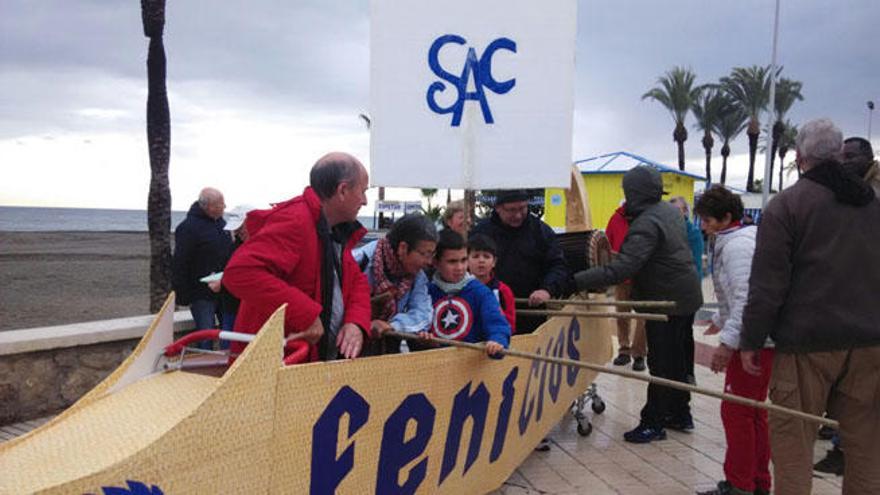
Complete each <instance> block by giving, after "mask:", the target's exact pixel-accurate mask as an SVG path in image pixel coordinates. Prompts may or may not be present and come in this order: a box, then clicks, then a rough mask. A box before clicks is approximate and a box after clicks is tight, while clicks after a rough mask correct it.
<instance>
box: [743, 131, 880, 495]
mask: <svg viewBox="0 0 880 495" xmlns="http://www.w3.org/2000/svg"><path fill="white" fill-rule="evenodd" d="M842 138H843V136H842V134H841V132H840V130H839V129H838V128H837V127H835V126H834V124H833V123H832V122H831V121H829V120H827V119H819V120H814V121H811V122H808V123H806V124H804V125H803V126H802V127H801V129H800V130H799V132H798V136H797V143H796V144H797V147H796V150H797V164H798V166H799V167H800V168H801V170H802V171H803V172H804V173H803V177H802V179H801V180H799V181H798V182H797V183H796V184H795V185H793V186H791V187H789V188H788V189H786V190H784V191H782V192H781V193H779V194H778V195H777V196H776V197H775V198H773V201H771V202H770V203H769V204H768V205H767V207H766V208H765V211H764V213H763V215H762V216H761V225H760V227H759V228H758V238H757V245H756V247H755V257H754V260H753V262H752V272H751V276H750V278H749V298H748V302H747V303H746V307H745V311H744V313H743V331H742V337H741V344H740V345H741V348H742V352H741V358H742V361H743V363H742V364H743V369H745V370H746V371H747V372H750V373H752V374H757V373H759V372H760V369H761V367H762V366H770V364H769V363H761V362H759V361H758V351H759V350H760V349H761V348H762V347H763V346H764V341H765V339H766V338H767V337H768V336H770V337H771V338H772V339H773V341H774V342H775V343H776V355H775V357H774V358H773V364H772V366H773V368H772V372H771V378H770V399H771V400H772V401H773V402H774V403H775V404H779V405H781V406H785V407H789V408H793V409H799V410H802V411H804V412H807V413H811V414H822V412H824V411H826V410H827V411H828V412H829V414H830V415H831V416H832V417H834V418H837V419H838V421H840V437H841V448H842V449H843V450H844V452H846V463H845V471H844V478H843V493H844V494H849V493H852V494H855V493H880V441H878V440H880V408H878V403H880V324H878V322H880V304H878V303H877V294H878V293H880V263H877V262H876V257H877V246H878V245H880V228H878V227H877V226H878V225H880V201H876V200H875V193H874V191H873V190H872V189H871V187H870V186H869V185H868V184H867V183H866V182H865V181H864V180H862V179H861V178H860V177H859V176H857V175H856V174H855V173H853V172H852V171H847V170H845V168H844V167H842V166H841V165H840V163H839V162H838V161H837V160H838V158H839V156H840V152H841V148H842V145H843V142H842V141H843V139H842ZM815 437H816V426H815V424H812V423H809V422H806V421H801V420H796V419H793V418H790V417H788V416H782V415H770V445H771V456H772V459H773V469H774V476H773V478H774V481H775V483H776V490H775V493H779V494H790V493H797V494H801V493H803V494H807V493H810V490H811V485H812V461H813V441H814V440H815Z"/></svg>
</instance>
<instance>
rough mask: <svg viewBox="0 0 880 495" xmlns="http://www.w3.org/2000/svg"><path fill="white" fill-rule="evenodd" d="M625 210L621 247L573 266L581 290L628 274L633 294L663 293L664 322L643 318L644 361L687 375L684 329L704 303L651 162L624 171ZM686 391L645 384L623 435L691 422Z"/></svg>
mask: <svg viewBox="0 0 880 495" xmlns="http://www.w3.org/2000/svg"><path fill="white" fill-rule="evenodd" d="M623 193H624V195H625V196H626V216H627V217H628V218H629V219H630V228H629V231H628V232H627V234H626V238H625V239H624V241H623V245H622V246H621V247H620V253H619V254H618V256H617V257H616V258H615V259H614V260H612V261H611V262H610V263H609V264H607V265H605V266H600V267H595V268H591V269H589V270H585V271H582V272H579V273H577V274H575V276H574V279H575V282H576V284H577V288H578V289H579V290H587V289H596V288H601V287H606V286H609V285H613V284H617V283H620V282H622V281H624V280H626V279H632V282H633V299H636V300H669V301H673V302H675V306H674V307H672V308H664V309H658V310H657V312H660V313H665V314H666V315H668V317H669V320H668V321H665V322H659V321H648V322H647V323H646V326H645V329H646V332H647V337H648V369H649V370H650V373H651V375H653V376H659V377H662V378H668V379H671V380H676V381H680V382H686V381H687V374H688V371H689V369H690V368H691V365H692V363H688V358H687V356H688V352H687V342H688V336H689V335H692V334H693V323H694V313H696V311H697V310H698V309H699V308H700V306H701V305H702V304H703V296H702V293H701V291H700V282H699V279H698V278H697V271H696V266H695V265H694V260H693V257H692V256H691V250H690V247H689V245H688V240H687V232H685V226H684V223H683V222H682V221H681V214H680V213H679V211H678V208H676V207H675V206H673V205H671V204H669V203H667V202H665V201H662V200H661V199H662V196H663V180H662V178H661V176H660V172H658V171H657V170H656V169H654V168H651V167H647V166H639V167H636V168H634V169H632V170H630V171H629V172H627V173H626V175H624V177H623ZM693 425H694V423H693V417H692V416H691V412H690V394H689V393H688V392H684V391H680V390H674V389H671V388H668V387H663V386H659V385H654V384H650V385H648V398H647V401H646V403H645V406H644V407H643V408H642V412H641V421H640V422H639V425H638V426H637V427H636V428H635V429H633V430H632V431H629V432H627V433H625V434H624V440H626V441H628V442H633V443H647V442H650V441H652V440H663V439H665V438H666V431H665V429H664V428H666V427H668V428H671V429H676V430H691V429H693V427H694V426H693Z"/></svg>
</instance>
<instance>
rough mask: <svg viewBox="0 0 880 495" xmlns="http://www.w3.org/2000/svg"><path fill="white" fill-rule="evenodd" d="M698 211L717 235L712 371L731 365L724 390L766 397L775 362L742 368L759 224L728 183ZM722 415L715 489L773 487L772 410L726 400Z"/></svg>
mask: <svg viewBox="0 0 880 495" xmlns="http://www.w3.org/2000/svg"><path fill="white" fill-rule="evenodd" d="M694 211H695V212H696V213H697V214H698V215H699V216H700V225H701V227H702V229H703V231H704V232H705V233H706V234H708V235H714V236H715V247H714V250H713V257H712V282H713V283H714V285H715V296H716V297H717V299H718V308H719V311H718V313H716V314H715V315H713V317H712V326H711V327H709V330H708V331H707V332H706V333H708V334H711V333H718V334H719V341H720V344H719V346H718V348H717V349H716V350H715V353H714V354H713V355H712V363H711V368H712V371H714V372H716V373H718V372H720V371H724V370H725V369H726V370H727V373H726V375H725V378H724V391H725V392H727V393H732V394H736V395H740V396H743V397H748V398H750V399H755V400H757V401H761V402H763V401H764V400H766V398H767V388H768V386H769V382H770V366H769V365H768V366H763V367H762V370H763V371H762V374H761V376H753V375H750V374H749V373H746V372H745V371H744V370H743V368H742V363H741V361H740V357H739V337H740V331H741V330H742V314H743V307H744V306H745V304H746V300H747V299H748V296H749V274H750V272H751V269H752V256H753V255H754V252H755V233H756V231H757V228H755V227H754V226H751V225H749V226H744V225H742V223H741V220H742V217H743V203H742V200H741V199H740V197H739V196H737V195H736V194H733V193H732V192H730V191H728V190H727V189H725V188H724V187H722V186H714V187H712V188H710V189H709V190H707V191H706V192H705V193H703V195H702V197H700V199H699V200H698V201H697V204H696V206H695V208H694ZM772 358H773V349H772V348H768V347H765V349H764V350H763V351H762V353H761V362H762V363H769V362H771V360H772ZM721 421H722V423H723V424H724V433H725V436H726V437H727V452H726V454H725V456H724V474H725V477H726V478H727V479H726V480H724V481H721V482H720V483H718V487H717V488H716V489H714V490H711V491H708V492H704V495H714V494H728V493H731V494H746V493H755V494H764V493H769V492H770V469H769V463H770V439H769V434H768V429H767V413H766V412H765V411H761V410H758V409H755V408H753V407H748V406H743V405H739V404H734V403H732V402H722V403H721Z"/></svg>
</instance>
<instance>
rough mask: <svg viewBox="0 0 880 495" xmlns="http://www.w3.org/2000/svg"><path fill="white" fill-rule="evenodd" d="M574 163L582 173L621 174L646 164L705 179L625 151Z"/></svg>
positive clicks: (664, 170) (670, 171)
mask: <svg viewBox="0 0 880 495" xmlns="http://www.w3.org/2000/svg"><path fill="white" fill-rule="evenodd" d="M574 164H575V165H577V167H578V170H580V171H581V173H582V174H622V173H625V172H628V171H629V170H631V169H633V168H635V167H638V166H639V165H647V166H649V167H653V168H655V169H657V170H659V171H660V172H661V173H665V172H668V173H671V174H678V175H684V176H686V177H690V178H692V179H695V180H702V181H705V180H706V178H705V177H703V176H700V175H697V174H692V173H689V172H683V171H681V170H679V169H677V168H674V167H670V166H668V165H663V164H662V163H658V162H655V161H653V160H648V159H647V158H645V157H642V156H639V155H636V154H633V153H628V152H626V151H616V152H614V153H608V154H605V155H599V156H594V157H593V158H586V159H584V160H577V161H575V162H574Z"/></svg>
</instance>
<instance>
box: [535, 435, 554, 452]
mask: <svg viewBox="0 0 880 495" xmlns="http://www.w3.org/2000/svg"><path fill="white" fill-rule="evenodd" d="M548 450H550V440H547V439H546V438H542V439H541V441H540V442H538V446H537V447H535V452H547V451H548Z"/></svg>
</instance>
